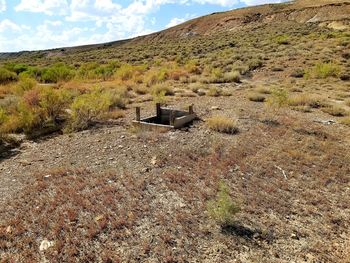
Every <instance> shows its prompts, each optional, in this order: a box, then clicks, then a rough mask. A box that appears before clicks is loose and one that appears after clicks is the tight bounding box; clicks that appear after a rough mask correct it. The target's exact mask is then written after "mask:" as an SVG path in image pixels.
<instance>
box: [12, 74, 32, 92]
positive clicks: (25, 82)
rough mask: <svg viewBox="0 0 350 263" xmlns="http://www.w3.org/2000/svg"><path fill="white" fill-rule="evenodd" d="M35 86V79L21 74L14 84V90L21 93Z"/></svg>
mask: <svg viewBox="0 0 350 263" xmlns="http://www.w3.org/2000/svg"><path fill="white" fill-rule="evenodd" d="M35 86H36V81H35V79H32V78H29V77H26V76H21V77H20V81H19V82H18V83H17V85H16V91H17V93H18V94H23V93H24V92H25V91H28V90H31V89H33V88H34V87H35Z"/></svg>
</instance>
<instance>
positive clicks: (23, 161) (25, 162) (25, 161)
mask: <svg viewBox="0 0 350 263" xmlns="http://www.w3.org/2000/svg"><path fill="white" fill-rule="evenodd" d="M18 162H19V163H20V164H22V165H23V166H27V165H31V164H32V163H31V162H29V161H27V160H20V161H18Z"/></svg>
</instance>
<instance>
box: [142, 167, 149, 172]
mask: <svg viewBox="0 0 350 263" xmlns="http://www.w3.org/2000/svg"><path fill="white" fill-rule="evenodd" d="M149 171H150V168H149V167H145V168H143V169H142V170H141V173H148V172H149Z"/></svg>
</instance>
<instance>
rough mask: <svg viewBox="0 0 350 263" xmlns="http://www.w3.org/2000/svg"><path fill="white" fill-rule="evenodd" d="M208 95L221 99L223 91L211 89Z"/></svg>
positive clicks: (215, 88)
mask: <svg viewBox="0 0 350 263" xmlns="http://www.w3.org/2000/svg"><path fill="white" fill-rule="evenodd" d="M207 95H208V96H210V97H219V96H220V95H221V90H220V89H219V88H217V87H210V89H209V90H208V92H207Z"/></svg>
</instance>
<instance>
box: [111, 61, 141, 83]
mask: <svg viewBox="0 0 350 263" xmlns="http://www.w3.org/2000/svg"><path fill="white" fill-rule="evenodd" d="M145 70H146V66H132V65H129V64H123V65H121V66H120V68H119V69H118V70H117V71H116V73H115V76H116V77H117V78H120V79H121V80H123V81H127V80H130V79H132V78H133V77H134V76H135V75H136V74H141V73H143V72H145Z"/></svg>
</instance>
